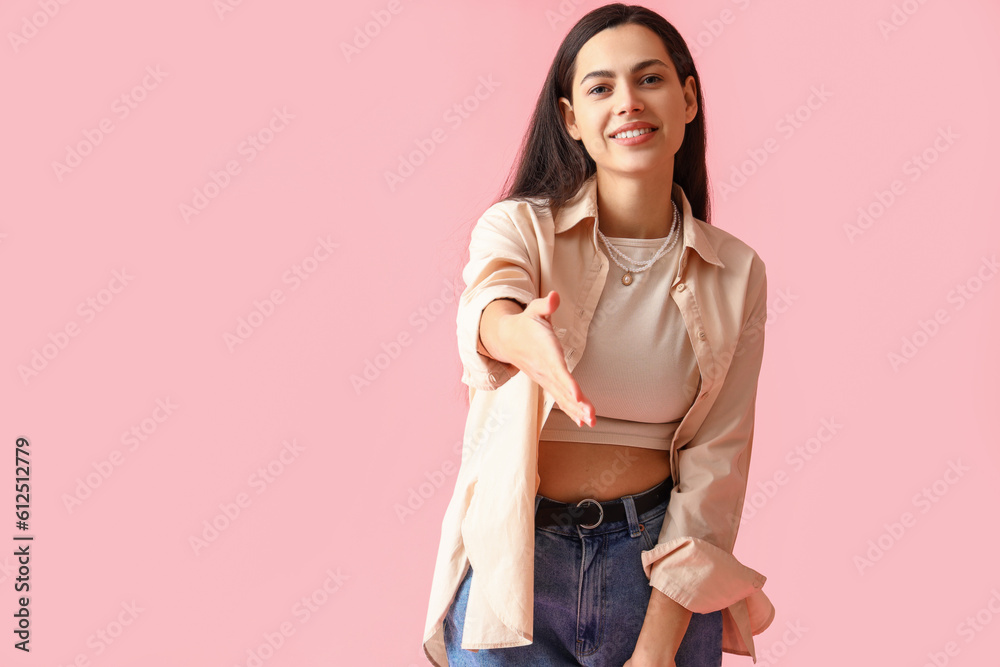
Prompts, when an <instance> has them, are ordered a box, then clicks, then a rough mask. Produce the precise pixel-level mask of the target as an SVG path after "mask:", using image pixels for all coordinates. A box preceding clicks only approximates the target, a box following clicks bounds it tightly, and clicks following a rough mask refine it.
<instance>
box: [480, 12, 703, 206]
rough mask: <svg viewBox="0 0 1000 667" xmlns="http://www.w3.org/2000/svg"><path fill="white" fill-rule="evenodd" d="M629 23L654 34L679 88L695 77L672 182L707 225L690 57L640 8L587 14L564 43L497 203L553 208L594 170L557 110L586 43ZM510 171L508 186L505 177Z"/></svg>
mask: <svg viewBox="0 0 1000 667" xmlns="http://www.w3.org/2000/svg"><path fill="white" fill-rule="evenodd" d="M628 23H636V24H638V25H642V26H645V27H647V28H649V29H650V30H652V31H653V32H654V33H656V34H657V35H659V37H660V39H661V40H663V45H664V47H666V50H667V53H668V54H669V55H670V59H671V60H672V61H673V64H674V67H675V69H676V70H677V74H678V76H679V77H680V81H681V85H682V86H683V85H684V81H685V80H687V77H688V76H693V77H694V83H695V90H696V95H697V97H696V99H697V101H698V114H697V115H696V116H695V117H694V120H692V121H691V122H690V123H688V124H687V127H686V129H685V130H684V141H683V143H682V144H681V147H680V149H679V150H678V151H677V155H676V156H675V157H674V181H676V182H677V184H678V185H680V186H681V188H683V189H684V194H685V195H687V198H688V201H689V202H690V203H691V213H692V214H693V215H694V217H696V218H698V219H699V220H704V221H705V222H707V223H709V224H711V220H710V218H711V211H710V203H709V199H708V168H707V166H706V164H705V147H706V138H705V102H704V100H703V99H702V94H701V79H700V78H699V77H698V70H696V69H695V66H694V59H693V58H692V57H691V52H690V51H689V50H688V46H687V43H685V41H684V38H683V37H681V35H680V33H679V32H677V29H676V28H674V26H673V25H671V24H670V23H669V22H668V21H667V20H666V19H664V18H663V17H662V16H660V15H659V14H657V13H656V12H654V11H651V10H649V9H646V8H645V7H640V6H639V5H624V4H621V3H616V4H612V5H605V6H603V7H598V8H597V9H595V10H593V11H592V12H590V13H588V14H587V15H586V16H584V17H583V18H581V19H580V20H579V21H578V22H577V23H576V25H574V26H573V28H572V30H570V31H569V34H567V35H566V37H565V39H563V41H562V44H561V45H560V46H559V51H558V52H557V53H556V56H555V59H554V60H553V61H552V66H551V67H550V68H549V73H548V76H546V77H545V84H544V85H543V86H542V91H541V93H540V94H539V95H538V101H537V102H536V103H535V110H534V112H533V113H532V115H531V121H530V123H529V127H528V131H527V133H526V134H525V136H524V139H523V140H522V142H521V147H520V150H519V152H518V155H517V159H516V161H515V166H514V168H513V169H512V171H511V174H508V177H507V182H506V183H505V184H504V189H503V191H502V192H501V194H500V195H499V198H498V199H497V201H503V200H505V199H517V200H527V199H532V198H541V199H542V200H543V201H546V202H547V203H548V204H549V206H551V207H552V208H553V209H554V210H555V209H558V208H559V207H561V206H562V205H563V204H565V203H566V202H567V201H568V200H569V199H570V198H571V197H572V196H573V195H574V194H575V193H576V192H577V191H578V190H579V189H580V187H581V186H582V185H583V183H584V181H586V180H587V179H588V178H589V177H591V176H592V175H594V173H595V172H596V171H597V165H596V163H595V162H594V160H593V159H592V158H591V157H590V156H589V155H588V154H587V151H586V150H585V149H584V146H583V142H582V141H576V140H574V139H573V137H571V136H570V135H569V132H568V131H567V130H566V126H565V124H564V122H563V116H562V113H561V112H560V110H559V98H560V97H565V98H567V99H573V98H572V90H573V76H574V74H575V70H576V56H577V54H578V53H579V52H580V49H581V48H583V45H584V44H585V43H586V42H587V40H589V39H590V38H591V37H593V36H594V35H596V34H597V33H599V32H601V31H602V30H605V29H607V28H614V27H616V26H620V25H624V24H628ZM515 173H516V176H515V178H514V182H513V184H511V183H510V176H511V175H512V174H515ZM666 185H667V187H669V186H670V184H666ZM494 203H496V202H494Z"/></svg>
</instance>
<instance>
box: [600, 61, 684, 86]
mask: <svg viewBox="0 0 1000 667" xmlns="http://www.w3.org/2000/svg"><path fill="white" fill-rule="evenodd" d="M653 65H662V66H663V67H667V64H666V63H665V62H663V61H662V60H660V59H659V58H650V59H648V60H642V61H640V62H637V63H636V64H634V65H632V72H631V73H632V74H635V73H636V72H638V71H639V70H643V69H646V68H647V67H652V66H653ZM594 77H604V78H608V79H613V78H615V73H614V72H612V71H611V70H609V69H599V70H594V71H593V72H590V73H589V74H585V75H584V76H583V78H582V79H580V84H583V82H584V81H586V80H587V79H591V78H594Z"/></svg>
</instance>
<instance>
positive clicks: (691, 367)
mask: <svg viewBox="0 0 1000 667" xmlns="http://www.w3.org/2000/svg"><path fill="white" fill-rule="evenodd" d="M678 231H680V230H678ZM607 238H608V240H609V241H611V243H612V244H614V246H615V247H617V248H619V249H620V250H621V251H622V252H623V253H625V254H626V255H628V256H629V257H631V258H632V259H634V260H636V261H637V262H642V261H645V260H649V259H652V258H653V257H654V256H655V255H656V251H657V250H659V248H660V246H662V245H663V241H664V240H665V238H666V237H661V238H658V239H637V238H621V237H614V236H608V237H607ZM598 245H599V247H600V249H601V251H602V252H603V253H604V254H605V255H609V259H610V254H611V253H613V251H611V250H609V249H608V248H607V246H606V245H605V244H604V242H603V241H599V243H598ZM681 246H682V244H681V243H679V242H678V243H676V244H675V245H674V247H673V248H671V249H670V251H669V252H667V253H666V254H665V255H663V256H662V257H660V258H659V259H658V260H656V262H655V263H654V264H653V265H652V266H651V267H650V268H648V269H646V270H645V271H641V272H639V273H634V272H633V273H632V283H631V284H630V285H624V284H623V283H622V281H621V277H622V275H624V271H623V270H622V269H621V268H620V267H619V266H618V265H617V264H615V263H614V262H613V261H612V262H611V266H610V269H609V274H608V280H607V282H606V283H605V285H604V290H603V291H602V292H601V297H600V300H599V301H598V303H597V309H596V310H595V311H594V317H593V319H592V320H591V322H590V327H589V328H588V330H587V346H586V348H585V349H584V351H583V355H582V356H581V357H580V361H579V362H578V363H577V365H576V367H575V368H574V369H573V378H574V379H575V380H576V381H577V383H578V384H579V385H580V389H581V390H582V391H583V394H584V396H586V397H587V398H588V399H589V400H590V402H591V403H592V404H593V405H594V413H595V418H594V421H595V423H594V426H587V425H584V426H577V424H576V422H574V421H573V419H572V418H571V417H570V416H569V415H567V414H566V413H565V412H563V411H562V409H560V408H559V406H558V404H557V405H554V406H553V408H552V411H551V412H550V413H549V416H548V418H547V419H546V421H545V424H544V426H543V427H542V431H541V434H540V436H539V439H541V440H561V441H569V442H590V443H601V444H616V445H628V446H632V447H643V448H647V449H662V450H669V449H670V442H671V439H672V438H673V435H674V431H675V430H677V426H678V424H680V422H681V420H682V419H683V417H684V415H685V414H687V412H688V411H689V410H690V409H691V405H692V403H694V400H695V398H697V396H698V386H699V382H700V379H701V376H700V373H699V370H698V361H697V359H696V357H695V353H694V348H693V347H692V346H691V340H690V339H689V337H688V332H687V328H686V327H685V325H684V319H683V318H682V317H681V313H680V310H679V309H678V307H677V304H676V303H675V302H674V300H673V299H672V298H671V297H670V284H671V282H672V281H673V279H674V276H675V275H676V274H677V265H678V262H679V260H680V251H681ZM622 263H623V264H625V265H626V266H631V265H630V264H629V263H628V262H626V261H624V260H622Z"/></svg>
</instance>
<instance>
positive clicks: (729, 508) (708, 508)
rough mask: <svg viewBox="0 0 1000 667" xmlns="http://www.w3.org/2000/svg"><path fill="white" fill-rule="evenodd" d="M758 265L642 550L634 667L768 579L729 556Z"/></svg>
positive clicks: (756, 357) (745, 464)
mask: <svg viewBox="0 0 1000 667" xmlns="http://www.w3.org/2000/svg"><path fill="white" fill-rule="evenodd" d="M754 265H755V266H754V267H753V270H752V272H751V278H750V281H749V286H748V292H747V298H746V301H745V308H744V313H743V319H742V321H743V325H742V327H741V330H740V333H739V338H738V340H737V341H736V344H735V346H734V349H733V356H732V358H731V360H730V363H729V365H728V368H725V369H723V370H724V371H725V375H724V379H723V380H722V382H723V385H722V387H721V388H720V389H719V393H718V395H717V396H716V398H715V402H714V403H713V404H712V406H711V408H710V409H709V411H708V413H707V415H706V417H705V420H704V422H703V423H702V425H701V426H700V427H699V429H698V431H697V433H695V435H694V437H693V438H692V439H691V441H690V442H688V443H686V444H684V445H683V446H682V447H681V448H680V449H678V450H677V461H676V465H677V468H678V471H677V477H678V480H677V481H678V484H677V486H676V487H675V488H674V489H673V491H672V492H671V496H670V501H669V503H668V505H667V514H666V517H665V518H664V523H663V527H662V529H661V531H660V535H659V537H658V540H657V544H656V546H655V547H654V548H653V549H650V550H648V551H644V552H643V553H642V562H643V569H644V570H645V571H646V576H647V577H649V580H650V586H651V587H652V589H653V590H652V591H650V593H651V595H650V602H649V606H648V608H647V611H646V620H645V622H644V623H643V627H642V631H641V632H640V635H639V641H638V643H637V645H636V651H635V653H634V655H633V660H632V661H630V663H627V664H628V665H629V667H642V666H643V665H645V664H668V663H666V662H665V661H664V660H663V658H662V657H660V658H658V659H659V660H660V662H658V663H654V662H649V663H646V662H639V661H638V660H639V656H640V655H653V656H664V655H666V654H667V653H669V655H670V658H671V659H672V658H673V653H674V652H676V650H677V647H678V646H679V645H680V639H682V638H683V636H684V633H685V632H686V630H687V625H688V623H689V622H690V619H691V614H692V612H696V613H700V614H707V613H711V612H713V611H717V610H720V609H725V608H726V607H728V606H730V605H732V604H734V603H736V602H738V601H739V600H742V599H745V598H747V597H749V596H750V595H752V594H754V593H755V592H756V591H758V590H759V589H760V587H761V586H763V584H764V581H765V577H764V576H763V575H761V574H759V573H758V572H756V571H754V570H753V569H751V568H749V567H746V566H745V565H743V564H742V563H740V562H739V561H738V560H737V559H736V558H735V557H733V555H732V552H733V546H734V544H735V542H736V534H737V531H738V530H739V525H740V517H741V514H742V510H743V501H744V498H745V496H746V488H747V476H748V472H749V466H750V452H751V447H752V443H753V432H754V412H755V405H756V399H757V381H758V378H759V375H760V368H761V362H762V359H763V352H764V324H765V321H766V319H767V277H766V272H765V269H764V266H763V262H762V261H760V259H759V258H758V257H755V258H754ZM746 639H748V638H745V639H744V641H746ZM751 641H752V640H751Z"/></svg>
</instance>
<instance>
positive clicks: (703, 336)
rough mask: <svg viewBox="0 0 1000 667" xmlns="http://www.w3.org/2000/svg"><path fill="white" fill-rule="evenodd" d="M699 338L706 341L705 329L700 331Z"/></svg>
mask: <svg viewBox="0 0 1000 667" xmlns="http://www.w3.org/2000/svg"><path fill="white" fill-rule="evenodd" d="M698 338H700V339H702V340H705V330H704V329H698Z"/></svg>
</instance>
